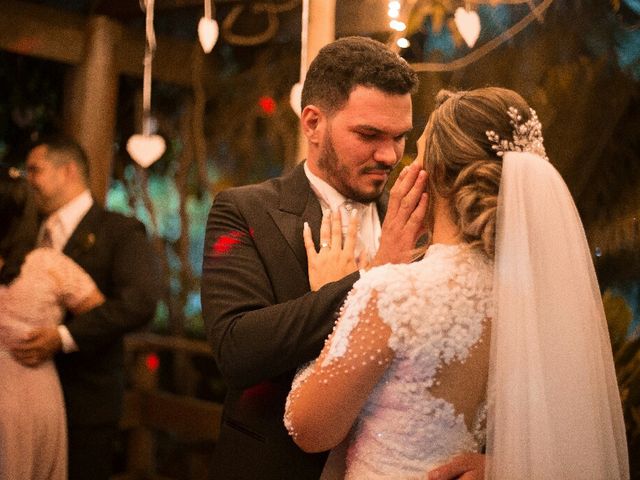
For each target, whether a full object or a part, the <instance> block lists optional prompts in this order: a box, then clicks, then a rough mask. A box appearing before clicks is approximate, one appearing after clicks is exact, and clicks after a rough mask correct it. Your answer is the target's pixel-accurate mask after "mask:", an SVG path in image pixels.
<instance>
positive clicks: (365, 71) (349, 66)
mask: <svg viewBox="0 0 640 480" xmlns="http://www.w3.org/2000/svg"><path fill="white" fill-rule="evenodd" d="M359 85H361V86H364V87H373V88H377V89H379V90H382V91H383V92H386V93H391V94H397V95H404V94H406V93H413V92H414V91H415V89H416V87H417V85H418V76H417V74H416V73H415V72H414V71H413V70H412V69H411V67H410V66H409V64H408V63H407V62H406V60H404V59H403V58H402V57H400V55H398V54H397V53H394V52H392V51H391V50H389V49H388V48H387V47H386V46H385V45H384V44H383V43H380V42H378V41H376V40H373V39H371V38H366V37H344V38H340V39H338V40H336V41H335V42H332V43H330V44H328V45H326V46H324V47H323V48H322V49H321V50H320V52H319V53H318V56H317V57H316V58H315V59H314V60H313V62H311V65H310V66H309V70H308V72H307V76H306V78H305V81H304V86H303V88H302V102H301V103H302V108H304V107H306V106H307V105H317V106H319V107H321V108H323V109H325V110H326V111H328V112H335V111H337V110H339V109H341V108H342V107H343V106H344V104H345V103H346V102H347V100H348V99H349V95H350V94H351V91H352V90H353V89H354V88H356V87H357V86H359Z"/></svg>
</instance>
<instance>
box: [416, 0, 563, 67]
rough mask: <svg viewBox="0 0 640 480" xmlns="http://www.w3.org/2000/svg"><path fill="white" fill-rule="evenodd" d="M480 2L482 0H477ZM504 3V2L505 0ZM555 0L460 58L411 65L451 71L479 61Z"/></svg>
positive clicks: (518, 31)
mask: <svg viewBox="0 0 640 480" xmlns="http://www.w3.org/2000/svg"><path fill="white" fill-rule="evenodd" d="M475 3H480V2H475ZM503 3H504V2H503ZM513 3H528V2H527V1H524V2H523V1H518V2H513ZM552 3H553V0H544V1H543V2H541V3H540V4H539V5H538V6H536V7H535V8H534V9H532V10H531V12H530V13H529V14H528V15H527V16H525V17H524V18H523V19H522V20H520V21H519V22H517V23H516V24H515V25H513V26H512V27H511V28H509V29H508V30H505V31H504V32H502V33H501V34H500V35H498V36H497V37H495V38H493V39H491V40H489V41H488V42H487V43H485V44H483V45H482V46H480V47H478V48H477V49H476V50H474V51H472V52H470V53H468V54H467V55H465V56H464V57H462V58H458V59H456V60H453V61H452V62H449V63H412V64H411V67H412V68H413V69H414V70H415V71H416V72H450V71H453V70H458V69H461V68H464V67H467V66H468V65H471V64H472V63H474V62H477V61H478V60H480V59H481V58H482V57H484V56H485V55H487V54H488V53H490V52H491V51H493V50H495V49H496V48H498V47H499V46H500V45H502V44H503V43H504V42H506V41H507V40H510V39H511V38H513V37H514V36H516V35H517V34H518V33H520V32H521V31H522V30H524V29H525V28H526V27H527V26H528V25H529V24H530V23H531V22H533V21H534V20H536V19H538V20H539V19H541V18H542V14H543V13H544V12H545V11H546V10H547V9H548V8H549V7H550V6H551V4H552Z"/></svg>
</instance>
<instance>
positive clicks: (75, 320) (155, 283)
mask: <svg viewBox="0 0 640 480" xmlns="http://www.w3.org/2000/svg"><path fill="white" fill-rule="evenodd" d="M119 220H121V221H117V222H116V221H114V220H111V221H110V223H109V225H107V226H105V232H106V235H108V238H105V239H104V242H105V245H104V248H106V249H107V252H108V253H107V255H106V257H105V260H104V261H105V262H106V264H105V265H104V266H103V268H106V269H107V271H106V282H105V284H101V285H100V284H99V288H100V290H101V291H102V294H103V295H104V296H105V298H106V300H105V302H104V303H103V304H102V305H100V306H99V307H96V308H94V309H92V310H90V311H89V312H86V313H83V314H81V315H76V316H74V317H72V318H71V320H69V321H68V322H67V323H66V326H67V328H68V329H69V333H71V336H72V337H73V339H74V341H75V342H76V344H77V345H78V348H79V350H80V351H83V352H87V353H91V352H98V351H100V350H101V349H103V348H108V347H110V346H111V345H113V343H115V342H117V341H120V340H121V339H122V337H123V336H124V335H125V334H126V333H128V332H131V331H133V330H135V329H137V328H140V327H142V326H143V325H145V324H147V323H148V322H150V321H151V320H152V319H153V315H154V313H155V308H156V304H157V301H158V299H159V298H160V296H161V293H162V280H161V278H162V276H161V274H160V268H159V262H158V259H157V256H156V255H155V254H154V252H153V249H152V247H151V245H150V244H149V241H148V240H147V236H146V232H145V228H144V225H143V224H142V223H140V222H139V221H137V220H135V219H131V218H122V217H120V218H119ZM99 283H102V282H99Z"/></svg>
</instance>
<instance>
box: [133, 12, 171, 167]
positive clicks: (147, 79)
mask: <svg viewBox="0 0 640 480" xmlns="http://www.w3.org/2000/svg"><path fill="white" fill-rule="evenodd" d="M140 6H141V8H143V9H144V10H145V13H146V19H145V30H146V37H147V43H146V46H145V51H144V70H143V76H142V134H141V135H140V134H136V135H132V136H131V137H130V138H129V140H128V141H127V152H129V155H131V158H132V159H133V160H134V161H135V162H136V163H137V164H138V165H140V166H141V167H143V168H147V167H149V166H150V165H151V164H152V163H153V162H155V161H156V160H158V159H159V158H160V157H161V156H162V154H163V153H164V152H165V150H166V149H167V145H166V143H165V141H164V138H162V137H161V136H160V135H155V134H152V125H151V122H152V118H151V80H152V75H151V65H152V63H153V55H154V53H155V51H156V34H155V32H154V30H153V10H154V0H145V2H144V5H143V4H142V2H141V3H140Z"/></svg>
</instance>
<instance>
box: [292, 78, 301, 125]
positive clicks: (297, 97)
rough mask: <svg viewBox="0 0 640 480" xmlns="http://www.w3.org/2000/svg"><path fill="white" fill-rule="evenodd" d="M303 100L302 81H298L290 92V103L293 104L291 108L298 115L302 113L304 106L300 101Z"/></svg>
mask: <svg viewBox="0 0 640 480" xmlns="http://www.w3.org/2000/svg"><path fill="white" fill-rule="evenodd" d="M301 101H302V83H300V82H298V83H296V84H295V85H294V86H293V87H292V88H291V93H290V94H289V103H290V104H291V108H292V109H293V111H294V112H296V115H298V117H299V116H300V115H301V114H302V106H301V105H300V102H301Z"/></svg>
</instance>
